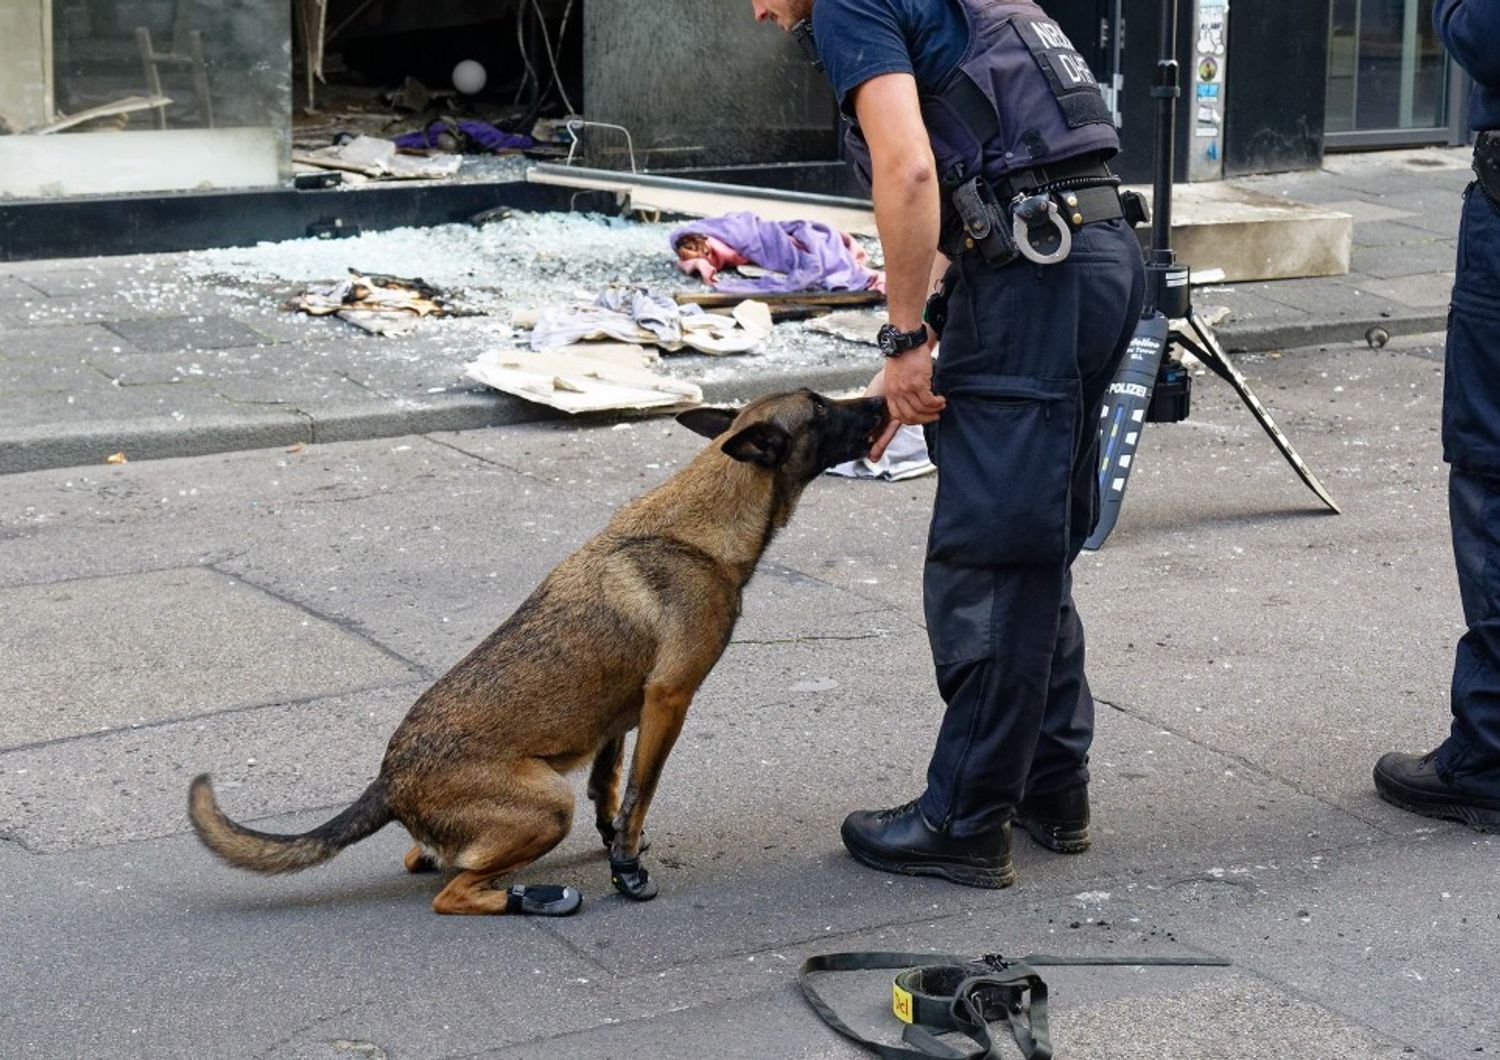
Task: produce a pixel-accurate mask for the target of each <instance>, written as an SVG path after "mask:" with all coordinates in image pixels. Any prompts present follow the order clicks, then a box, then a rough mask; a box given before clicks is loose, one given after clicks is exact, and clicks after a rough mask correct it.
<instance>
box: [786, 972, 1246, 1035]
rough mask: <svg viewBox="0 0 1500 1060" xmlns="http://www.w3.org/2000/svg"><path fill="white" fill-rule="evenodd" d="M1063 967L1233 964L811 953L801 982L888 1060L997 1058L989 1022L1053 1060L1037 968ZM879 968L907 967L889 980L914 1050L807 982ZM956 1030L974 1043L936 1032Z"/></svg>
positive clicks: (846, 1031) (833, 1018)
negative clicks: (841, 1009) (870, 1033)
mask: <svg viewBox="0 0 1500 1060" xmlns="http://www.w3.org/2000/svg"><path fill="white" fill-rule="evenodd" d="M1059 965H1062V966H1067V965H1080V966H1081V965H1095V966H1099V965H1103V966H1140V965H1158V966H1160V965H1171V966H1198V965H1208V966H1214V967H1227V966H1228V965H1229V961H1227V960H1224V959H1223V958H1220V957H1053V956H1049V955H1047V954H1041V953H1034V954H1032V955H1030V956H1028V957H1022V958H1020V959H1019V960H1007V959H1005V958H1004V957H1001V956H1000V955H999V954H990V955H989V956H986V957H979V958H974V957H955V956H948V955H944V954H934V953H881V952H856V953H825V954H820V955H818V956H815V957H809V958H808V959H807V960H806V961H805V962H804V963H803V965H802V970H801V972H800V973H799V976H798V979H799V983H800V985H801V987H802V993H803V994H804V995H805V996H806V997H807V1001H808V1004H810V1005H812V1007H813V1009H814V1010H815V1011H816V1012H817V1013H818V1015H819V1016H821V1017H823V1020H824V1022H826V1023H827V1024H828V1025H829V1026H830V1027H832V1028H833V1029H834V1030H836V1031H838V1032H839V1033H840V1034H842V1035H844V1036H845V1037H846V1038H849V1039H850V1040H852V1041H855V1042H858V1043H859V1044H860V1045H863V1046H865V1047H866V1048H868V1049H870V1050H872V1051H874V1052H875V1053H877V1054H879V1055H880V1056H881V1057H883V1058H884V1060H930V1058H933V1057H939V1058H943V1060H998V1058H999V1057H1000V1052H999V1049H1000V1046H999V1043H997V1042H996V1041H995V1040H994V1038H993V1037H992V1036H991V1034H990V1026H989V1025H990V1024H991V1023H994V1022H1001V1023H1003V1024H1004V1025H1005V1027H1006V1028H1007V1029H1008V1030H1009V1031H1010V1035H1011V1037H1012V1038H1013V1039H1014V1040H1015V1043H1016V1047H1017V1048H1019V1049H1020V1050H1021V1055H1022V1056H1024V1057H1026V1060H1051V1057H1052V1040H1051V1036H1050V1034H1049V1032H1048V1028H1047V984H1046V983H1045V982H1044V981H1043V980H1042V977H1041V975H1040V974H1038V973H1037V971H1036V969H1037V968H1038V967H1047V966H1059ZM880 968H901V969H904V970H903V971H902V972H901V973H900V974H899V975H897V976H896V977H895V981H894V982H893V983H892V985H891V1010H892V1011H893V1012H894V1013H895V1015H896V1018H897V1019H899V1020H900V1021H901V1022H902V1023H904V1024H905V1025H906V1026H905V1028H904V1029H903V1031H902V1039H903V1040H904V1041H905V1042H906V1043H907V1044H908V1045H911V1046H914V1047H915V1048H911V1049H907V1048H902V1047H901V1046H898V1045H887V1044H885V1043H884V1042H877V1041H874V1040H872V1039H870V1038H866V1037H865V1036H864V1035H862V1034H860V1033H859V1032H858V1031H855V1030H854V1029H853V1028H851V1027H850V1026H849V1025H848V1024H847V1023H845V1022H844V1021H843V1020H842V1019H841V1018H840V1017H839V1015H838V1013H837V1012H835V1011H834V1010H833V1008H832V1006H830V1005H829V1004H828V1002H827V1001H826V1000H824V998H823V996H822V995H821V994H819V993H818V992H817V991H816V990H815V989H813V986H812V983H811V982H810V981H809V980H810V977H811V976H812V975H814V974H815V973H818V972H853V971H867V970H870V969H880ZM950 1032H954V1033H958V1034H962V1035H965V1036H966V1037H968V1038H970V1039H971V1040H973V1042H974V1043H975V1047H974V1048H973V1049H970V1050H967V1051H962V1050H959V1049H956V1048H954V1047H953V1046H951V1045H948V1044H947V1043H945V1042H942V1041H939V1040H938V1035H940V1034H947V1033H950ZM1002 1040H1003V1039H1002Z"/></svg>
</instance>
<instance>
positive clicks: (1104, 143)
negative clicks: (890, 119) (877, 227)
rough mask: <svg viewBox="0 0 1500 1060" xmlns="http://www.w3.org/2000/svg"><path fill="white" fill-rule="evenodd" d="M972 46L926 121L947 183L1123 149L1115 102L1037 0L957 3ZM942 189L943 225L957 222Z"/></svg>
mask: <svg viewBox="0 0 1500 1060" xmlns="http://www.w3.org/2000/svg"><path fill="white" fill-rule="evenodd" d="M959 4H960V6H961V7H962V8H963V12H964V18H965V19H966V20H967V22H968V27H969V44H968V47H967V48H966V49H965V50H964V55H963V58H962V59H960V60H959V62H958V65H957V66H955V67H954V69H953V70H952V71H951V72H950V73H949V74H948V75H947V76H946V77H945V78H944V79H943V83H942V84H941V85H939V86H938V87H937V88H936V90H928V91H924V92H923V93H922V95H921V106H922V119H923V121H924V122H925V123H926V125H927V133H928V136H929V137H930V138H931V141H932V153H933V156H934V158H935V159H936V161H937V173H938V178H939V180H941V182H942V184H943V187H944V188H945V189H949V190H951V189H952V188H953V187H955V186H957V185H958V184H960V183H962V182H963V181H964V180H967V179H968V178H969V177H972V176H975V175H976V174H982V175H983V176H984V178H985V180H986V181H988V182H989V184H990V185H991V186H992V187H999V186H1000V185H1001V182H1002V181H1003V180H1004V179H1005V178H1006V177H1007V176H1009V175H1010V174H1011V173H1015V172H1017V171H1020V170H1025V169H1031V168H1033V167H1036V166H1046V165H1049V164H1051V163H1054V162H1061V161H1064V160H1066V159H1073V158H1079V157H1083V156H1088V155H1096V156H1098V157H1100V158H1101V159H1102V158H1109V157H1111V156H1113V155H1115V154H1116V153H1117V152H1118V151H1119V149H1120V138H1119V136H1118V135H1117V134H1116V132H1115V126H1114V121H1113V118H1112V117H1111V115H1110V112H1109V105H1108V104H1106V103H1105V102H1104V96H1103V95H1102V94H1101V93H1100V91H1099V83H1098V82H1097V81H1096V80H1095V79H1094V75H1093V74H1092V73H1091V72H1090V71H1089V68H1088V64H1087V63H1086V62H1085V61H1084V59H1083V56H1081V55H1079V54H1078V52H1077V50H1076V49H1074V47H1073V45H1072V43H1071V42H1070V41H1069V40H1068V38H1067V36H1066V35H1065V34H1064V33H1063V31H1062V29H1061V27H1059V26H1058V24H1057V23H1056V22H1054V21H1052V19H1050V18H1048V17H1047V14H1046V12H1044V11H1043V10H1042V9H1041V8H1040V7H1039V6H1037V4H1035V3H1033V2H1031V0H959ZM846 144H847V147H848V151H849V154H850V156H851V158H852V160H853V161H854V163H855V168H856V170H858V171H859V174H860V177H861V179H862V180H864V182H865V184H866V186H867V187H868V185H869V181H870V151H869V147H868V145H867V144H866V143H865V140H864V135H863V133H861V132H860V130H859V127H858V126H857V125H854V124H853V123H851V126H850V129H849V130H848V134H847V136H846ZM951 213H952V208H951V206H950V204H949V202H948V196H947V195H944V196H943V214H944V223H945V225H947V224H948V223H950V222H951V221H952V218H951V216H950V215H951Z"/></svg>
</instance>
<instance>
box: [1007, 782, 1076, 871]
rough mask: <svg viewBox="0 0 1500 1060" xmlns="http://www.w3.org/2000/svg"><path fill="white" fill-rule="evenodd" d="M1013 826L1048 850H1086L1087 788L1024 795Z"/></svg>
mask: <svg viewBox="0 0 1500 1060" xmlns="http://www.w3.org/2000/svg"><path fill="white" fill-rule="evenodd" d="M1016 824H1018V825H1020V826H1021V827H1022V828H1024V829H1026V834H1027V835H1029V836H1031V838H1032V839H1034V840H1036V841H1037V842H1038V843H1040V844H1042V846H1044V847H1046V848H1047V849H1048V850H1055V851H1057V852H1058V853H1059V854H1081V853H1083V852H1084V851H1085V850H1087V849H1088V848H1089V786H1088V785H1087V784H1078V785H1075V786H1074V787H1071V788H1059V789H1058V790H1057V791H1045V792H1039V793H1037V794H1035V795H1033V794H1032V793H1031V792H1029V791H1028V792H1027V793H1026V797H1025V798H1024V799H1022V800H1021V805H1019V806H1017V807H1016Z"/></svg>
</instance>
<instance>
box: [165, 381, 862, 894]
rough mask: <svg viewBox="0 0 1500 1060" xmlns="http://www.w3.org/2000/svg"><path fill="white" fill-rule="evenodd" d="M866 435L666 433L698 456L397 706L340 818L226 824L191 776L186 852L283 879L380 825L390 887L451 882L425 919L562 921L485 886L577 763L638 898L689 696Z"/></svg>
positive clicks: (723, 423) (856, 410) (705, 426)
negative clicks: (405, 848)
mask: <svg viewBox="0 0 1500 1060" xmlns="http://www.w3.org/2000/svg"><path fill="white" fill-rule="evenodd" d="M884 418H885V405H884V402H883V400H882V399H880V398H856V399H851V400H847V401H833V400H830V399H828V398H825V397H823V396H822V395H820V394H815V393H813V392H812V391H810V390H799V391H797V392H795V393H790V394H777V395H773V396H771V397H765V398H761V399H760V400H758V401H755V402H754V403H752V404H750V405H747V406H746V407H745V408H744V409H742V410H740V411H739V412H738V413H736V412H735V411H733V410H730V409H716V408H698V409H693V410H690V411H688V412H684V413H682V414H680V415H679V416H678V417H677V419H678V421H679V422H680V423H682V424H683V425H684V426H686V427H688V428H689V429H691V430H693V431H696V432H697V433H699V434H702V435H705V436H707V437H710V438H713V439H714V441H713V444H711V445H709V446H708V447H707V448H705V449H704V450H703V451H702V452H701V453H699V454H698V456H697V457H695V458H694V459H693V460H692V462H691V463H689V464H688V465H687V466H686V467H684V468H683V469H682V470H681V471H679V472H677V473H676V474H675V475H673V476H672V477H671V478H669V479H668V480H667V481H666V482H664V483H663V484H662V485H660V486H658V487H657V488H656V489H654V490H652V491H651V492H649V493H647V494H645V495H644V496H642V497H640V498H638V499H637V500H635V501H632V502H631V503H629V504H627V505H626V506H625V507H624V508H622V509H620V511H619V512H617V513H616V514H615V516H614V518H613V519H611V520H610V522H609V524H608V525H607V526H606V527H605V528H604V529H603V530H602V531H601V532H600V533H599V534H597V535H596V536H595V537H593V538H592V539H590V540H589V541H588V542H587V543H585V544H584V545H583V547H582V548H580V549H579V550H578V551H577V552H575V553H573V555H571V556H569V557H568V558H567V559H565V560H564V561H563V562H562V563H561V564H560V565H559V566H558V567H557V568H556V569H555V570H554V571H553V572H552V573H551V574H550V575H548V576H547V578H546V580H545V581H543V582H542V584H541V586H540V587H539V588H537V590H536V591H535V592H533V593H532V594H531V596H530V597H529V598H528V599H527V600H526V601H525V602H524V603H523V604H521V606H520V607H519V608H518V609H517V610H516V612H515V614H513V615H511V617H510V618H509V619H507V620H506V622H505V623H504V624H503V625H501V626H500V628H499V629H497V630H495V632H493V633H491V634H490V635H489V637H488V638H486V639H485V640H484V642H483V643H481V644H480V645H479V646H478V647H477V648H475V649H474V650H473V651H472V652H470V653H469V654H468V656H466V657H465V658H464V659H463V660H462V661H460V662H459V663H458V664H457V665H456V666H454V667H453V669H451V670H449V671H448V673H447V674H445V675H444V676H443V677H441V678H440V679H439V680H438V682H437V683H436V684H434V685H433V686H432V687H431V688H429V689H428V690H427V691H426V692H424V693H423V694H422V695H421V696H420V697H419V698H418V699H417V701H416V703H415V704H414V705H413V706H412V708H411V711H410V712H409V713H408V714H407V715H406V718H405V720H404V721H402V723H401V725H400V726H399V727H398V728H397V729H396V732H395V734H394V735H393V736H392V737H391V741H390V744H389V746H388V747H387V749H386V753H385V759H384V761H383V762H382V763H381V766H380V774H379V776H377V777H376V778H375V780H374V782H373V783H371V784H370V786H369V787H368V788H366V789H365V792H364V794H363V795H361V796H360V797H359V798H358V799H356V800H355V802H354V804H353V805H351V806H350V807H349V808H348V809H346V810H344V811H343V812H342V813H340V814H339V815H338V816H337V817H335V818H333V819H332V820H331V821H329V822H327V823H326V824H324V825H322V826H320V827H318V828H315V829H313V830H312V831H310V832H306V833H304V834H302V835H272V834H268V833H264V832H257V831H254V830H252V829H250V828H246V827H244V826H243V825H240V824H236V823H235V822H234V821H231V820H230V819H229V818H228V817H226V816H225V815H224V813H223V812H222V811H221V810H220V809H219V805H218V801H217V800H216V799H215V797H214V792H213V787H212V785H211V784H210V783H209V778H208V777H207V776H200V777H198V778H197V779H195V780H194V781H193V783H192V787H191V789H190V791H189V793H188V815H189V816H190V817H191V818H192V822H193V828H194V829H195V830H196V831H197V833H198V838H199V839H201V840H202V841H203V843H204V844H205V845H206V846H207V847H208V848H209V849H210V850H212V851H213V852H214V853H215V854H217V855H218V856H219V857H221V858H223V859H224V860H225V861H227V862H229V863H230V864H231V865H235V866H238V867H239V868H242V869H249V870H250V871H252V872H262V873H268V874H271V873H282V872H297V871H299V870H301V869H306V868H309V867H311V866H313V865H317V864H320V863H321V862H324V861H327V860H328V859H329V858H332V857H333V856H334V855H335V854H337V853H338V852H339V851H340V850H342V849H343V848H344V847H346V846H349V845H350V844H352V843H356V842H358V841H359V840H361V839H364V838H366V837H368V836H370V835H372V834H374V833H375V832H376V831H378V830H379V829H380V828H382V827H384V826H385V825H386V824H388V823H390V822H391V821H400V822H401V824H402V825H404V826H405V827H406V830H407V831H408V832H410V833H411V835H412V838H413V839H415V840H416V844H417V845H416V846H414V847H413V848H412V849H411V850H410V851H409V852H408V853H407V855H406V867H407V869H408V870H410V871H412V872H422V871H435V870H438V869H457V870H459V871H458V874H457V875H456V876H454V877H453V879H452V880H451V881H450V882H449V883H448V885H447V886H446V887H445V888H443V890H442V892H441V893H440V894H438V896H437V897H436V898H435V899H434V900H433V903H432V907H433V909H434V911H436V912H438V913H506V912H510V913H540V914H545V915H563V914H566V913H571V912H573V911H575V910H576V909H577V908H578V906H579V904H580V901H581V899H580V898H579V896H578V893H577V892H576V891H574V890H573V889H572V888H558V887H549V888H538V887H532V888H525V887H511V888H509V889H499V888H497V887H496V881H497V880H498V879H499V878H500V877H503V876H506V875H508V874H510V873H513V872H515V871H516V870H517V869H520V868H522V867H523V866H525V865H528V864H530V863H531V862H532V861H535V860H536V859H537V858H539V857H541V856H542V855H543V854H545V853H546V852H547V851H549V850H551V849H552V848H553V847H554V846H556V845H557V844H558V843H559V842H561V841H562V839H563V837H564V836H566V835H567V834H568V831H569V829H570V828H571V827H572V823H573V791H572V788H571V787H570V786H569V784H568V781H567V779H566V776H565V774H567V773H568V772H569V771H571V770H573V769H575V768H577V767H579V766H581V765H583V764H584V763H585V762H592V764H593V765H592V770H591V772H590V774H589V783H588V794H589V798H590V799H591V800H592V801H593V803H594V811H595V823H596V825H597V827H598V829H599V833H600V835H601V836H602V837H603V839H604V843H605V846H606V847H607V848H608V850H609V857H610V868H611V879H612V881H613V883H614V885H615V887H616V888H618V889H619V890H620V891H621V892H622V893H624V894H625V895H627V896H629V897H631V898H636V899H641V900H645V899H649V898H651V897H653V896H654V895H655V894H656V884H655V882H654V881H652V880H650V879H649V878H648V875H647V873H646V870H645V869H643V868H641V867H640V860H639V859H640V849H641V825H642V823H643V822H644V820H645V817H646V811H647V809H648V808H649V807H650V805H651V797H652V795H653V794H654V793H655V791H656V784H657V780H658V779H659V778H660V777H661V771H662V767H663V765H664V764H665V763H666V760H667V755H668V753H669V752H670V751H671V750H672V744H673V742H674V741H675V740H676V739H677V734H678V733H679V732H680V731H681V729H682V723H683V719H684V717H685V716H686V714H687V710H688V705H689V704H690V703H691V702H692V699H693V694H694V693H695V692H696V691H697V689H698V686H699V685H701V684H702V683H703V679H704V678H705V677H706V676H708V672H709V670H711V669H712V668H713V666H714V663H716V662H717V661H718V659H719V656H720V655H721V654H723V652H724V648H725V647H726V646H727V645H728V643H729V637H730V634H731V632H732V631H733V630H734V624H735V621H736V620H737V619H738V617H739V613H740V596H741V593H742V591H743V590H744V587H745V584H746V582H748V581H749V580H750V576H751V575H752V574H753V573H754V571H755V567H756V564H757V563H758V562H759V560H760V557H761V554H762V553H764V552H765V550H766V546H767V545H768V544H770V542H771V538H772V536H773V535H774V534H775V533H776V531H777V530H778V529H780V528H781V527H782V526H784V525H786V522H787V520H788V519H789V518H790V517H791V514H792V509H793V507H794V506H795V505H796V503H797V499H798V498H799V497H800V496H801V494H802V491H803V489H804V488H805V487H806V486H807V484H808V483H810V482H811V481H812V480H813V479H815V478H816V477H817V476H818V475H819V473H820V472H822V471H823V470H824V469H825V468H828V467H831V466H833V465H834V464H838V463H842V462H844V461H846V460H852V459H854V458H856V457H859V456H862V455H864V454H865V453H866V452H868V451H869V448H870V445H871V442H872V440H873V438H874V437H875V435H876V433H877V431H878V430H879V428H880V427H881V425H882V423H883V422H884ZM631 729H639V732H638V734H637V737H636V743H635V755H634V760H633V761H632V763H631V767H630V778H629V781H628V783H627V785H626V788H625V795H624V798H623V799H621V797H620V784H619V781H620V764H621V758H622V754H623V749H624V741H625V734H626V733H628V732H629V731H630V730H631Z"/></svg>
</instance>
